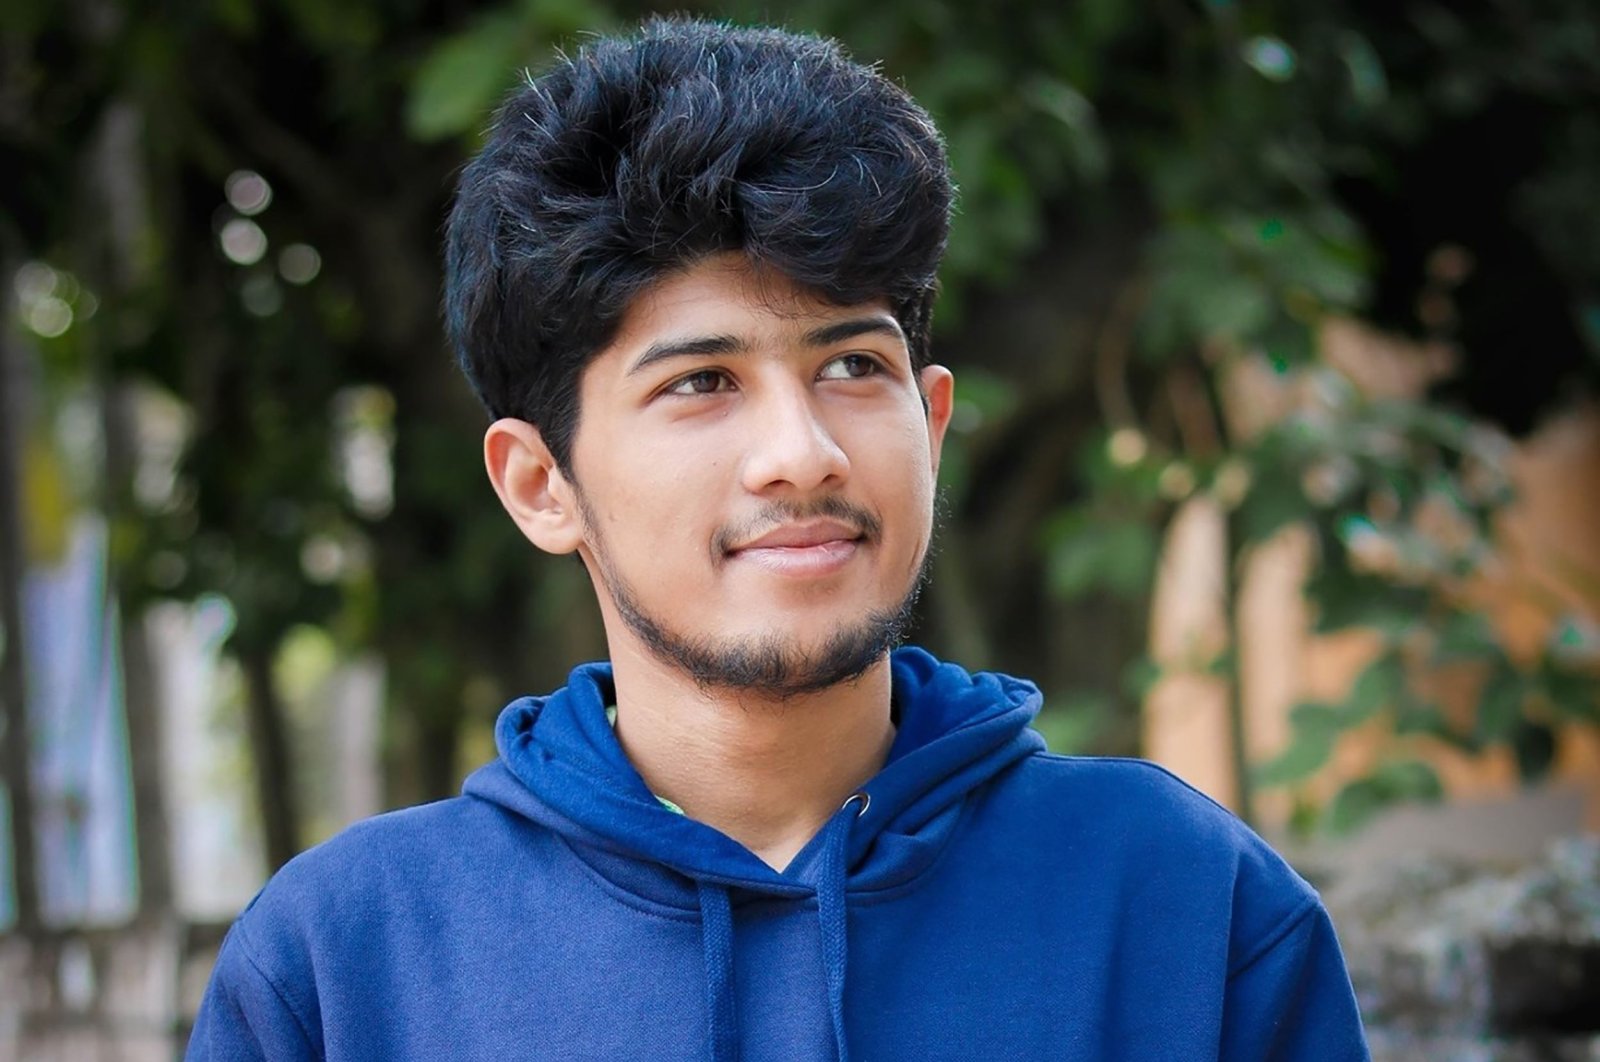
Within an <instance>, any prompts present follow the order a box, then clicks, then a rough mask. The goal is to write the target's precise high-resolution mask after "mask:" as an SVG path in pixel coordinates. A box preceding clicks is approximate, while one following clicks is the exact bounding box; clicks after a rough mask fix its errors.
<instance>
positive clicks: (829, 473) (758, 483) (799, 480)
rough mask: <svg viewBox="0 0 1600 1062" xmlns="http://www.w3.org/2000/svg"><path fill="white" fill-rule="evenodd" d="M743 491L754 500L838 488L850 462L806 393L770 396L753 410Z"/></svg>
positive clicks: (785, 391) (781, 392) (791, 391)
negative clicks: (783, 494) (823, 488)
mask: <svg viewBox="0 0 1600 1062" xmlns="http://www.w3.org/2000/svg"><path fill="white" fill-rule="evenodd" d="M751 413H752V414H753V416H752V418H751V423H750V425H749V435H750V444H749V448H748V450H747V452H746V455H745V460H744V485H745V489H747V490H749V491H750V492H751V493H753V494H770V493H772V492H774V491H777V492H779V493H787V492H789V491H793V492H794V493H801V494H804V493H808V492H810V491H813V490H816V489H817V488H819V487H823V486H829V485H832V486H837V485H838V484H839V483H842V482H843V481H844V479H845V477H846V476H847V475H848V474H849V472H850V459H849V458H848V457H847V456H846V455H845V452H844V449H843V448H842V447H841V446H840V445H839V443H838V440H837V439H835V438H834V435H833V432H832V431H830V430H829V428H828V425H827V423H826V422H825V421H824V420H823V418H822V417H821V416H820V415H819V411H818V410H817V408H816V405H815V403H814V401H813V399H812V396H811V395H810V394H809V393H808V392H807V390H806V389H805V388H803V387H794V388H783V389H781V390H779V391H776V392H769V394H768V395H767V396H766V401H764V402H761V403H759V404H758V405H756V406H755V407H753V408H752V409H751Z"/></svg>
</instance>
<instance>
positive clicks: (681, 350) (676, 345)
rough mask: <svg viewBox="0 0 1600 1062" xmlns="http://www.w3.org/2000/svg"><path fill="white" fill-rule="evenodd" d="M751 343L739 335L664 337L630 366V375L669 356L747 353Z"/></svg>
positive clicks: (695, 356) (683, 356)
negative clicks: (691, 337) (687, 337)
mask: <svg viewBox="0 0 1600 1062" xmlns="http://www.w3.org/2000/svg"><path fill="white" fill-rule="evenodd" d="M749 350H750V345H749V344H748V343H746V342H745V341H744V340H742V339H740V338H739V337H738V336H699V337H697V338H694V339H662V340H659V341H657V342H655V343H651V344H650V345H649V346H648V347H646V348H645V349H644V353H643V354H641V355H639V359H638V360H637V361H635V362H634V363H633V365H631V366H630V367H629V368H628V375H629V376H632V375H634V374H635V373H640V372H643V371H644V370H645V369H648V368H649V367H650V366H652V365H654V364H655V363H656V362H658V361H666V360H667V359H668V358H703V357H706V356H708V355H713V354H745V353H748V352H749Z"/></svg>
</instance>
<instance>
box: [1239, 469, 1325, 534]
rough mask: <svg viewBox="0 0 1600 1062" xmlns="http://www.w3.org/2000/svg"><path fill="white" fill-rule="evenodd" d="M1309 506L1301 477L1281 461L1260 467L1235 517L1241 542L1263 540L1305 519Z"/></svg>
mask: <svg viewBox="0 0 1600 1062" xmlns="http://www.w3.org/2000/svg"><path fill="white" fill-rule="evenodd" d="M1309 509H1310V504H1309V503H1308V502H1307V501H1306V496H1305V491H1304V490H1302V489H1301V487H1300V479H1299V477H1298V476H1295V475H1291V474H1290V473H1289V472H1288V470H1287V469H1285V468H1284V467H1283V466H1282V465H1281V464H1276V465H1273V464H1267V465H1262V466H1258V467H1257V471H1256V475H1255V477H1254V478H1253V479H1252V480H1251V483H1250V492H1249V493H1248V494H1246V495H1245V496H1244V500H1243V501H1242V502H1240V503H1239V508H1238V510H1237V512H1236V513H1235V516H1234V519H1235V522H1236V525H1237V527H1238V530H1239V535H1240V538H1241V539H1242V543H1250V542H1260V541H1263V540H1265V539H1268V538H1270V537H1272V535H1273V534H1275V533H1276V532H1277V531H1278V530H1279V529H1280V528H1283V527H1285V526H1287V525H1289V524H1292V523H1294V522H1295V521H1297V520H1301V519H1304V518H1305V516H1306V515H1307V512H1308V511H1309Z"/></svg>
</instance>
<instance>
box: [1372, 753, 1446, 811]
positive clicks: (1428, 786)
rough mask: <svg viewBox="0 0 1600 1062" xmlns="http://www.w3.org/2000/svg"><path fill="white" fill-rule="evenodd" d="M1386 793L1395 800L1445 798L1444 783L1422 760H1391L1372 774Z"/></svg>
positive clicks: (1427, 800) (1429, 800)
mask: <svg viewBox="0 0 1600 1062" xmlns="http://www.w3.org/2000/svg"><path fill="white" fill-rule="evenodd" d="M1372 778H1373V781H1375V782H1377V783H1378V786H1379V788H1380V789H1382V790H1383V792H1384V794H1385V795H1386V796H1388V797H1390V798H1392V799H1395V800H1416V801H1423V802H1429V803H1431V802H1433V801H1437V800H1442V799H1443V798H1444V783H1442V782H1441V781H1439V774H1438V772H1437V771H1435V770H1434V769H1433V767H1432V766H1431V765H1429V764H1427V763H1424V762H1423V761H1422V760H1410V759H1407V760H1389V761H1387V762H1385V763H1383V764H1381V765H1379V767H1378V769H1377V770H1376V771H1374V772H1373V774H1372Z"/></svg>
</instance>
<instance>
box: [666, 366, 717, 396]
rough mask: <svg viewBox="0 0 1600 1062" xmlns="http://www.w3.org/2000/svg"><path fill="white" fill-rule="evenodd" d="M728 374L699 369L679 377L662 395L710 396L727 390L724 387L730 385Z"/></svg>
mask: <svg viewBox="0 0 1600 1062" xmlns="http://www.w3.org/2000/svg"><path fill="white" fill-rule="evenodd" d="M731 383H732V381H731V380H729V379H728V374H727V373H725V372H723V371H722V370H721V369H701V370H700V371H699V372H691V373H690V374H689V375H687V376H682V377H679V378H678V379H677V380H676V381H675V382H673V383H672V384H670V385H668V387H667V389H666V390H665V391H663V392H662V393H663V394H669V395H711V394H716V393H717V392H718V391H725V390H728V387H727V386H725V385H728V384H731Z"/></svg>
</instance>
